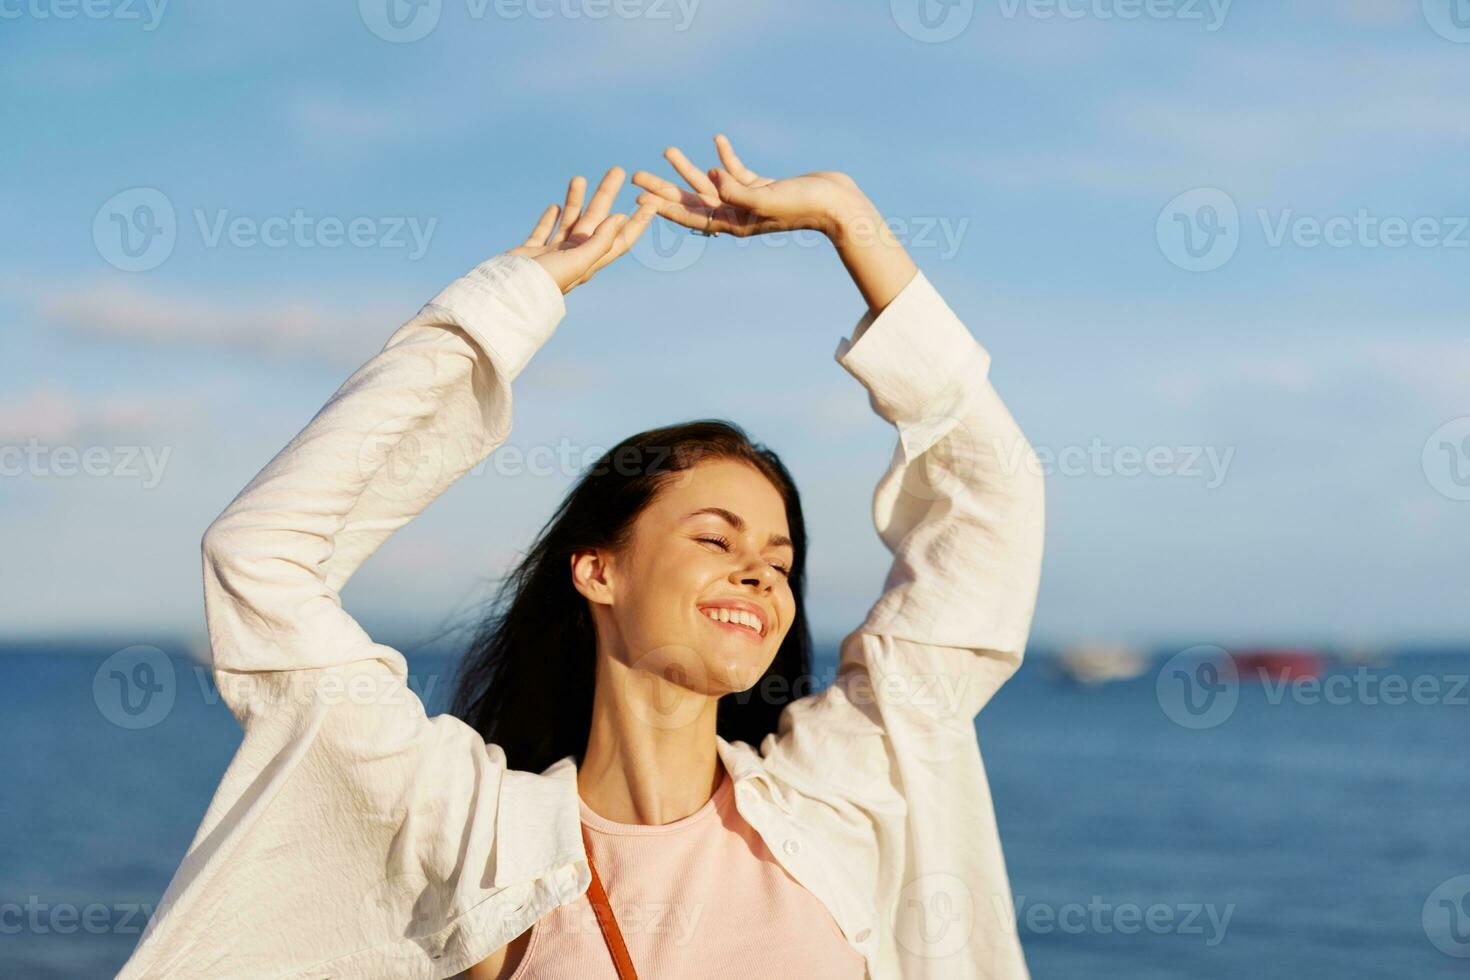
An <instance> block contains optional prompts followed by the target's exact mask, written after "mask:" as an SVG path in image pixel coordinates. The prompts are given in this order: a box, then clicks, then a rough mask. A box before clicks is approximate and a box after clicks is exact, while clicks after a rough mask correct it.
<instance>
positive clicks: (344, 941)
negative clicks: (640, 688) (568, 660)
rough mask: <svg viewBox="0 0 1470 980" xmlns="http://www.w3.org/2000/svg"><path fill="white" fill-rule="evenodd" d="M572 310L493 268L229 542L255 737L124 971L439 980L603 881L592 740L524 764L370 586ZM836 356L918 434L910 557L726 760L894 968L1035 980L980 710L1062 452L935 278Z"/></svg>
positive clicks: (1000, 661)
mask: <svg viewBox="0 0 1470 980" xmlns="http://www.w3.org/2000/svg"><path fill="white" fill-rule="evenodd" d="M565 312H566V307H565V302H564V299H563V296H562V293H561V291H560V289H559V288H558V287H557V285H556V283H555V281H554V280H553V279H552V278H551V276H550V275H549V274H548V273H547V272H546V271H545V270H544V269H543V268H542V267H541V266H540V265H539V264H538V263H536V262H535V261H533V260H531V259H529V258H526V257H524V256H516V255H510V254H508V253H503V254H501V255H497V256H495V257H494V258H491V259H489V260H488V261H486V262H484V263H482V264H481V265H479V266H478V267H476V268H475V269H473V270H472V271H470V272H469V273H467V274H466V275H464V276H463V277H461V278H459V279H457V280H455V281H454V282H453V283H452V284H450V285H449V286H448V287H447V288H445V289H444V290H443V291H442V292H441V293H440V294H439V295H438V296H436V297H435V298H434V299H433V300H432V301H431V302H429V303H428V304H427V305H426V306H424V308H423V309H422V310H421V311H420V312H419V313H418V314H417V315H416V316H415V317H414V318H413V319H412V320H410V321H409V322H408V323H407V324H405V325H404V326H403V327H401V328H400V329H399V330H397V331H396V332H395V333H394V334H393V335H392V337H391V338H389V340H388V342H387V345H386V346H385V347H384V348H383V350H382V351H381V352H380V353H378V354H376V355H375V356H374V357H373V358H372V359H371V360H369V361H368V362H367V363H366V364H364V365H363V366H362V367H361V368H359V369H358V370H357V371H356V372H354V373H353V374H352V376H351V377H350V378H348V379H347V381H346V382H345V383H344V384H343V385H342V387H341V388H340V389H338V390H337V392H336V393H335V394H334V395H333V396H332V397H331V399H330V400H329V401H328V402H327V404H326V405H325V407H323V408H322V409H321V411H320V412H318V413H317V415H316V416H315V417H314V418H313V419H312V420H311V422H310V423H309V424H308V425H307V426H306V428H305V429H303V430H302V431H301V432H300V433H299V434H298V435H297V436H296V437H295V438H294V439H292V440H291V442H290V443H289V444H288V445H287V446H286V447H285V449H283V450H282V451H281V452H280V453H279V454H278V455H277V456H276V457H275V458H274V459H273V460H271V462H270V463H269V464H268V465H267V466H266V467H265V469H264V470H262V471H261V472H260V473H259V474H258V475H257V476H256V477H255V478H254V479H253V480H251V481H250V483H249V484H248V485H247V486H246V487H245V489H244V490H242V491H241V492H240V494H239V495H238V496H237V497H236V498H235V500H234V501H233V502H232V503H231V504H230V505H229V507H227V508H226V509H225V511H224V512H223V513H222V514H221V515H220V516H219V517H218V518H217V519H216V520H215V521H214V522H213V523H212V524H211V525H210V527H209V529H208V530H207V531H206V532H205V534H204V538H203V543H202V544H203V547H202V552H203V569H204V602H205V613H206V617H207V621H208V627H209V635H210V642H211V647H212V650H213V673H214V677H215V680H216V682H217V684H218V687H219V691H220V694H221V697H222V698H223V700H224V701H225V702H226V704H227V705H228V706H229V708H230V710H231V712H232V713H233V714H234V715H235V717H236V718H237V719H238V721H239V723H240V725H241V728H242V729H243V732H244V737H243V740H242V742H241V744H240V747H239V748H238V750H237V751H236V753H235V755H234V757H233V758H232V759H231V761H230V764H229V766H228V768H227V769H226V771H225V773H224V775H223V776H222V778H221V781H220V784H219V786H218V788H217V790H216V792H215V795H214V798H213V800H212V801H211V803H210V805H209V808H208V810H207V812H206V813H205V816H204V818H203V821H202V822H201V824H200V826H199V829H198V831H197V832H196V834H195V836H194V839H193V842H192V843H191V844H190V846H189V849H188V852H187V854H186V855H185V857H184V859H183V861H182V863H181V865H180V866H179V868H178V870H177V871H176V872H175V874H174V876H173V879H172V880H171V881H170V883H169V885H168V888H167V890H166V892H165V894H164V896H163V898H162V900H161V902H160V904H159V906H158V907H157V909H156V910H155V913H154V915H153V917H152V918H151V920H150V921H149V923H148V927H147V929H146V930H145V932H144V934H143V936H142V937H141V938H140V940H139V943H138V946H137V948H136V949H135V950H134V951H133V954H132V956H131V958H130V959H129V960H128V962H127V963H126V965H125V966H124V967H123V969H122V972H121V973H119V974H118V977H119V978H120V980H139V978H145V977H146V978H175V980H185V978H190V980H192V978H200V980H204V978H209V980H222V978H232V977H242V978H252V980H257V978H281V977H289V978H300V980H306V978H311V980H321V978H328V977H331V978H352V980H359V978H393V980H401V978H424V980H437V978H444V977H451V976H454V975H455V974H457V973H459V972H460V971H462V970H465V969H467V968H468V967H470V966H471V965H473V964H475V963H478V962H479V961H481V960H483V959H484V958H485V957H487V956H488V955H490V954H491V953H492V952H494V951H495V950H497V949H499V948H500V947H502V946H504V945H506V944H507V943H508V942H509V941H510V940H512V939H513V938H515V937H516V936H519V935H520V934H521V933H523V932H525V931H526V929H528V928H529V927H530V926H531V925H532V923H533V922H535V921H536V920H538V919H540V918H541V917H542V916H544V915H546V914H547V913H549V912H551V911H552V910H553V909H555V908H557V907H559V906H561V905H564V904H566V903H568V902H571V901H573V900H575V899H576V898H577V897H578V896H580V895H581V894H583V893H584V892H585V891H586V889H587V886H588V883H589V881H590V879H591V874H590V872H589V870H588V865H587V861H586V854H585V851H584V849H583V843H582V836H581V829H580V824H579V807H578V799H579V798H578V795H577V783H576V775H577V770H576V764H575V759H574V757H572V756H566V757H564V758H562V759H561V760H560V761H558V762H555V763H553V764H552V765H550V766H548V767H547V768H546V769H545V770H544V771H543V772H540V773H533V772H523V771H517V770H512V769H509V768H508V767H507V765H506V758H505V753H504V752H503V751H502V750H501V748H500V747H499V746H497V745H495V744H487V743H486V742H485V741H484V739H483V738H482V737H481V736H480V735H479V734H478V733H477V732H476V731H475V730H474V729H473V728H471V727H470V726H469V725H468V724H466V723H465V722H463V721H461V720H460V719H458V718H456V717H453V716H451V715H447V714H442V715H437V716H434V717H428V716H427V714H426V712H425V710H424V706H423V703H422V702H421V701H420V699H419V698H418V697H417V696H416V695H415V694H414V693H413V691H412V690H411V689H410V688H409V686H408V684H407V664H406V661H405V660H404V658H403V656H402V654H400V653H399V652H398V651H397V650H395V649H393V648H391V647H388V646H385V645H383V644H380V643H375V642H374V641H373V640H372V639H371V638H370V637H369V636H368V635H367V633H366V632H364V630H363V629H362V627H361V626H360V625H359V624H358V623H357V621H356V620H354V619H353V618H352V617H351V616H350V615H349V614H348V613H347V612H346V611H344V610H343V608H342V604H341V600H340V598H339V591H340V590H341V589H342V587H343V586H344V585H345V584H346V582H347V580H348V579H349V578H350V577H351V576H352V574H353V573H354V572H355V571H356V569H357V568H358V567H359V566H360V565H361V564H362V562H363V561H364V560H366V559H367V558H368V557H369V556H370V555H371V554H372V553H373V552H374V551H375V550H376V549H377V548H378V547H379V546H380V545H381V544H382V543H383V541H384V540H386V539H387V538H388V536H389V535H390V534H392V533H393V532H394V531H396V530H397V529H398V528H400V527H402V526H403V525H404V524H406V523H407V522H408V521H409V520H410V519H412V518H413V517H414V516H415V515H416V514H418V513H419V512H420V511H421V510H423V509H424V507H426V506H427V505H428V504H429V503H430V502H431V501H432V500H433V499H434V498H435V497H437V496H438V495H439V494H440V493H442V492H443V491H444V490H445V489H446V488H447V487H448V486H449V485H450V484H451V483H453V482H454V481H455V480H456V479H458V478H459V477H460V476H461V475H463V474H464V473H465V472H467V471H468V470H469V469H470V468H472V467H473V466H475V465H476V464H478V463H480V462H481V461H482V460H484V459H485V458H486V457H487V456H488V455H489V454H490V453H492V452H493V451H494V450H495V449H496V447H498V446H499V445H501V444H502V443H503V442H504V441H505V440H506V438H507V437H508V435H509V433H510V427H511V384H512V382H513V381H514V380H515V378H516V377H517V375H519V374H520V372H521V370H522V369H523V368H525V366H526V364H527V362H528V361H529V360H530V359H531V356H532V355H533V354H534V353H535V352H536V350H537V349H538V348H539V347H540V346H541V345H542V344H543V343H545V342H546V340H547V339H548V338H549V337H550V336H551V334H552V332H553V331H554V329H555V328H556V326H557V324H558V323H559V322H560V321H561V319H562V317H563V316H564V314H565ZM834 357H835V358H836V360H837V362H838V363H839V364H841V365H842V366H843V367H844V368H845V369H846V370H847V371H848V372H850V373H851V374H852V375H853V376H854V377H855V378H857V380H858V381H860V382H861V383H862V384H863V385H864V386H865V387H866V389H867V392H868V397H869V404H870V406H871V407H872V408H873V410H874V411H875V412H876V413H877V414H878V415H879V416H881V417H882V418H883V419H885V420H887V421H888V422H890V423H892V424H893V425H894V427H895V428H896V430H897V435H898V439H897V444H896V446H895V449H894V452H893V456H892V459H891V460H890V462H889V464H888V468H887V472H886V473H884V474H883V476H882V478H881V480H880V481H879V483H878V485H877V488H876V490H875V492H874V495H873V504H872V515H873V520H874V524H875V526H876V528H877V531H878V534H879V535H880V537H881V539H882V540H883V542H884V543H885V544H886V546H887V547H888V548H889V550H890V551H891V552H892V553H893V555H894V559H893V563H892V566H891V568H890V570H889V572H888V576H887V580H886V582H885V583H884V588H883V591H882V593H881V595H880V597H879V598H878V599H877V601H876V602H875V603H874V605H873V606H872V607H871V609H870V610H869V611H868V613H867V616H866V618H865V619H864V620H863V621H862V623H861V625H859V626H858V627H857V628H856V629H854V630H853V631H852V632H850V633H848V634H847V635H846V637H844V638H843V640H842V641H841V646H840V661H839V668H838V672H837V676H836V679H835V680H834V682H833V683H832V684H831V685H830V686H828V687H827V688H826V689H824V690H822V691H819V692H817V693H814V694H812V695H809V696H806V697H803V698H800V699H799V700H796V701H794V702H792V703H790V704H789V705H787V706H786V708H785V709H784V711H783V713H782V714H781V716H780V722H779V731H778V732H776V733H773V734H769V735H767V736H766V737H765V738H764V739H762V742H761V745H760V747H759V749H757V748H755V747H753V746H751V745H748V744H746V743H744V742H728V741H726V740H725V739H724V738H719V739H718V751H719V756H720V759H721V760H722V761H723V762H724V764H725V766H726V768H727V769H728V770H729V772H730V773H731V776H732V777H733V780H734V788H735V799H736V807H737V809H738V811H739V813H740V815H741V816H742V817H744V818H745V819H746V820H747V821H749V823H750V824H751V826H753V827H754V828H755V829H756V831H757V832H758V833H759V834H760V835H761V837H762V839H763V840H764V841H765V842H766V843H767V845H768V846H769V847H770V849H771V852H772V853H773V854H774V855H775V857H776V858H777V860H778V861H780V862H781V864H782V865H783V866H784V867H785V868H786V869H787V870H788V871H789V872H790V873H791V875H792V877H794V878H795V879H796V880H797V881H798V882H800V883H801V884H802V885H803V886H805V887H806V888H807V889H809V890H810V891H811V892H812V893H813V894H814V895H816V896H817V898H819V899H820V900H821V901H822V902H823V904H824V905H825V906H826V907H827V908H828V909H829V910H830V911H831V913H832V916H833V918H834V919H835V921H836V923H837V925H838V927H839V928H840V929H841V930H842V933H843V935H844V936H846V937H847V939H848V941H849V942H851V943H852V945H853V947H854V948H855V949H857V950H858V951H859V952H860V953H861V954H862V956H863V957H864V959H865V961H866V963H867V969H868V974H869V976H871V977H874V978H889V977H898V978H915V980H917V978H940V977H943V978H960V977H985V978H1005V980H1016V978H1022V980H1024V978H1026V977H1027V972H1026V965H1025V961H1024V959H1023V957H1022V953H1021V947H1020V943H1019V940H1018V937H1017V933H1016V929H1015V918H1014V912H1013V905H1012V897H1011V891H1010V885H1009V882H1008V880H1007V876H1006V870H1005V863H1004V859H1003V857H1002V854H1001V847H1000V838H999V834H998V832H997V829H996V823H995V815H994V810H993V808H992V804H991V799H990V792H989V786H988V782H987V780H986V775H985V769H984V767H983V765H982V763H981V759H980V750H979V745H978V742H977V738H976V734H975V728H974V720H975V715H976V713H977V712H978V711H979V710H980V709H981V708H982V707H983V706H984V705H985V703H986V702H987V701H988V700H989V699H990V697H991V696H992V695H993V694H994V693H995V691H996V690H997V689H998V688H999V687H1000V685H1001V684H1002V683H1004V682H1005V680H1006V679H1007V678H1008V677H1010V675H1011V674H1012V673H1013V672H1014V671H1015V669H1016V668H1017V666H1018V665H1019V664H1020V661H1021V657H1022V651H1023V649H1024V646H1025V640H1026V636H1027V633H1028V632H1029V629H1030V624H1031V617H1032V611H1033V608H1034V604H1035V597H1036V589H1037V584H1038V579H1039V575H1040V565H1041V550H1042V525H1043V503H1042V497H1043V495H1042V480H1041V475H1040V473H1041V471H1040V468H1039V466H1037V465H1036V458H1035V456H1034V454H1033V453H1032V450H1031V447H1030V446H1029V445H1028V444H1027V442H1026V440H1025V439H1024V437H1023V436H1022V434H1021V432H1020V431H1019V429H1017V427H1016V424H1015V422H1014V421H1013V420H1012V419H1011V416H1010V414H1009V413H1008V412H1007V410H1006V409H1005V407H1004V405H1003V404H1002V403H1001V401H1000V399H999V397H998V396H997V395H996V392H995V390H994V388H993V387H992V386H991V384H990V381H989V378H988V369H989V355H988V354H987V352H986V351H985V350H984V349H983V348H982V347H981V346H980V344H979V343H977V342H976V341H975V340H974V338H972V337H971V336H970V334H969V332H968V331H967V330H966V328H965V326H964V324H963V323H961V321H960V320H959V319H958V317H956V316H955V314H954V312H953V311H951V310H950V308H949V307H948V306H947V305H946V303H945V302H944V300H943V299H941V298H940V296H939V294H938V293H937V292H936V291H935V289H934V287H933V286H932V285H931V284H930V283H929V281H928V279H926V278H925V276H924V274H923V273H922V272H919V273H917V274H916V275H915V276H914V278H913V279H912V280H911V281H910V282H909V283H908V284H907V285H906V286H905V287H904V289H903V290H902V291H901V292H900V293H899V294H898V296H897V297H896V298H895V299H894V300H893V301H892V302H891V303H889V304H888V306H886V307H885V308H884V309H883V310H882V311H881V312H880V313H879V314H877V315H876V316H875V315H874V314H873V313H872V312H871V311H869V312H867V313H866V314H864V316H863V317H862V319H861V320H860V321H859V322H858V323H857V325H856V327H855V328H854V330H853V331H852V338H851V340H848V339H846V338H844V339H842V340H840V341H839V342H838V345H837V349H836V351H835V353H834ZM751 940H752V941H753V942H759V941H760V937H759V936H752V937H751Z"/></svg>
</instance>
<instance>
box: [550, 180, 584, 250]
mask: <svg viewBox="0 0 1470 980" xmlns="http://www.w3.org/2000/svg"><path fill="white" fill-rule="evenodd" d="M586 191H587V181H586V180H584V179H583V178H582V175H581V174H578V175H577V176H575V177H573V178H572V180H571V183H569V184H567V205H566V207H564V208H562V212H561V227H559V228H557V229H556V234H555V235H552V236H551V240H550V241H549V242H547V243H546V244H548V245H560V244H561V243H562V242H564V241H566V240H567V235H569V234H571V232H572V226H573V225H574V224H576V223H577V216H578V215H580V214H581V213H582V197H583V195H584V194H585V193H586Z"/></svg>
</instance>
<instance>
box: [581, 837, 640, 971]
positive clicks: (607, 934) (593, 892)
mask: <svg viewBox="0 0 1470 980" xmlns="http://www.w3.org/2000/svg"><path fill="white" fill-rule="evenodd" d="M582 844H583V846H584V847H585V848H586V849H587V867H588V868H590V869H591V870H592V881H591V882H589V883H588V885H587V900H588V901H589V902H591V903H592V911H593V912H594V913H596V915H597V924H598V926H600V927H601V929H602V938H603V939H604V940H606V941H607V949H608V952H610V953H612V958H613V965H614V966H616V967H617V969H618V980H638V971H637V970H635V969H633V958H632V957H631V956H629V955H628V947H627V944H626V943H624V942H623V932H622V930H621V929H619V928H618V920H617V919H616V918H614V917H613V910H612V906H611V905H610V904H608V901H607V892H606V891H605V890H604V889H603V887H602V879H601V878H600V877H598V874H597V865H595V864H593V863H592V841H591V840H590V839H589V838H588V836H587V825H586V824H583V825H582Z"/></svg>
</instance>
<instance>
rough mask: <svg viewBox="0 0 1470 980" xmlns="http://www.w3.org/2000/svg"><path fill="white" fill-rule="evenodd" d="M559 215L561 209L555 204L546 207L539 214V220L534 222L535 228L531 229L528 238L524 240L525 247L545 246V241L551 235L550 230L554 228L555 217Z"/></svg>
mask: <svg viewBox="0 0 1470 980" xmlns="http://www.w3.org/2000/svg"><path fill="white" fill-rule="evenodd" d="M559 213H561V208H559V207H557V206H556V205H555V204H549V205H547V206H546V210H545V211H542V212H541V220H540V221H538V222H536V227H535V228H533V229H531V234H530V236H529V237H528V238H527V239H526V241H525V244H527V245H545V244H546V239H547V238H548V237H549V236H550V235H551V229H553V228H555V227H556V216H557V215H558V214H559Z"/></svg>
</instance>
